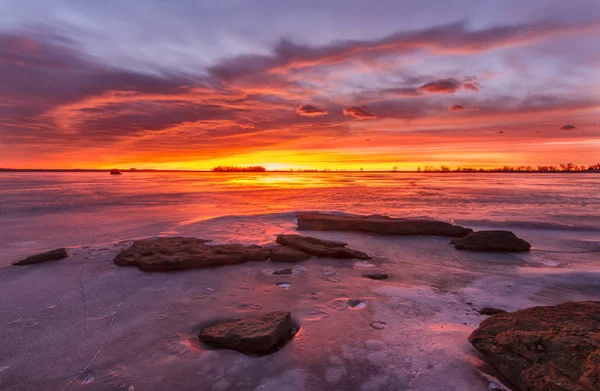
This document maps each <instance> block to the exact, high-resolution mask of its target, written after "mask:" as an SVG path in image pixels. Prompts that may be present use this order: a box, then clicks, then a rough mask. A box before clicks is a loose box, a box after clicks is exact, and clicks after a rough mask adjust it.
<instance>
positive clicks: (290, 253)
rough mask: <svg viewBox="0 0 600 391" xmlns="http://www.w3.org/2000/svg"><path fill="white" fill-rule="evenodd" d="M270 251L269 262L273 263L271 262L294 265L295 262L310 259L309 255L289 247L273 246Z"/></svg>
mask: <svg viewBox="0 0 600 391" xmlns="http://www.w3.org/2000/svg"><path fill="white" fill-rule="evenodd" d="M270 249H271V256H270V258H271V261H273V262H290V263H296V262H303V261H306V260H307V259H308V258H310V255H308V254H307V253H305V252H302V251H298V250H296V249H293V248H291V247H286V246H281V245H278V246H273V247H271V248H270Z"/></svg>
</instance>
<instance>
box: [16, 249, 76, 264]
mask: <svg viewBox="0 0 600 391" xmlns="http://www.w3.org/2000/svg"><path fill="white" fill-rule="evenodd" d="M68 256H69V254H67V250H65V249H64V248H57V249H56V250H52V251H47V252H45V253H41V254H36V255H31V256H29V257H27V258H25V259H21V260H20V261H15V262H13V263H12V264H13V265H15V266H21V265H33V264H36V263H42V262H49V261H58V260H59V259H64V258H67V257H68Z"/></svg>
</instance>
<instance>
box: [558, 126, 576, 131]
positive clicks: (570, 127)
mask: <svg viewBox="0 0 600 391" xmlns="http://www.w3.org/2000/svg"><path fill="white" fill-rule="evenodd" d="M558 129H559V130H575V129H577V127H576V126H574V125H563V126H561V127H560V128H558Z"/></svg>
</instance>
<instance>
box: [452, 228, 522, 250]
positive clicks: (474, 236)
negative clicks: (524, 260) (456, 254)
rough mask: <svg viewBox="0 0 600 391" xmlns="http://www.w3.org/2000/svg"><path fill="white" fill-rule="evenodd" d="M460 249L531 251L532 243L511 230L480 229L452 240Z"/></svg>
mask: <svg viewBox="0 0 600 391" xmlns="http://www.w3.org/2000/svg"><path fill="white" fill-rule="evenodd" d="M450 243H452V244H453V245H454V247H455V248H456V249H458V250H472V251H506V252H521V251H529V249H530V248H531V245H530V244H529V243H527V242H526V241H525V240H523V239H521V238H518V237H517V236H516V235H515V234H514V233H512V232H510V231H478V232H473V233H470V234H468V235H467V236H465V237H464V238H459V239H452V241H451V242H450Z"/></svg>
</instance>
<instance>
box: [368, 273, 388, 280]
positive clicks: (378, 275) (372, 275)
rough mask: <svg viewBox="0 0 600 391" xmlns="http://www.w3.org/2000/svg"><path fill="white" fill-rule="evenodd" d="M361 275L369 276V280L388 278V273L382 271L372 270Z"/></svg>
mask: <svg viewBox="0 0 600 391" xmlns="http://www.w3.org/2000/svg"><path fill="white" fill-rule="evenodd" d="M363 277H367V278H370V279H371V280H385V279H387V278H388V275H387V274H386V273H384V272H372V273H365V274H363Z"/></svg>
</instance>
